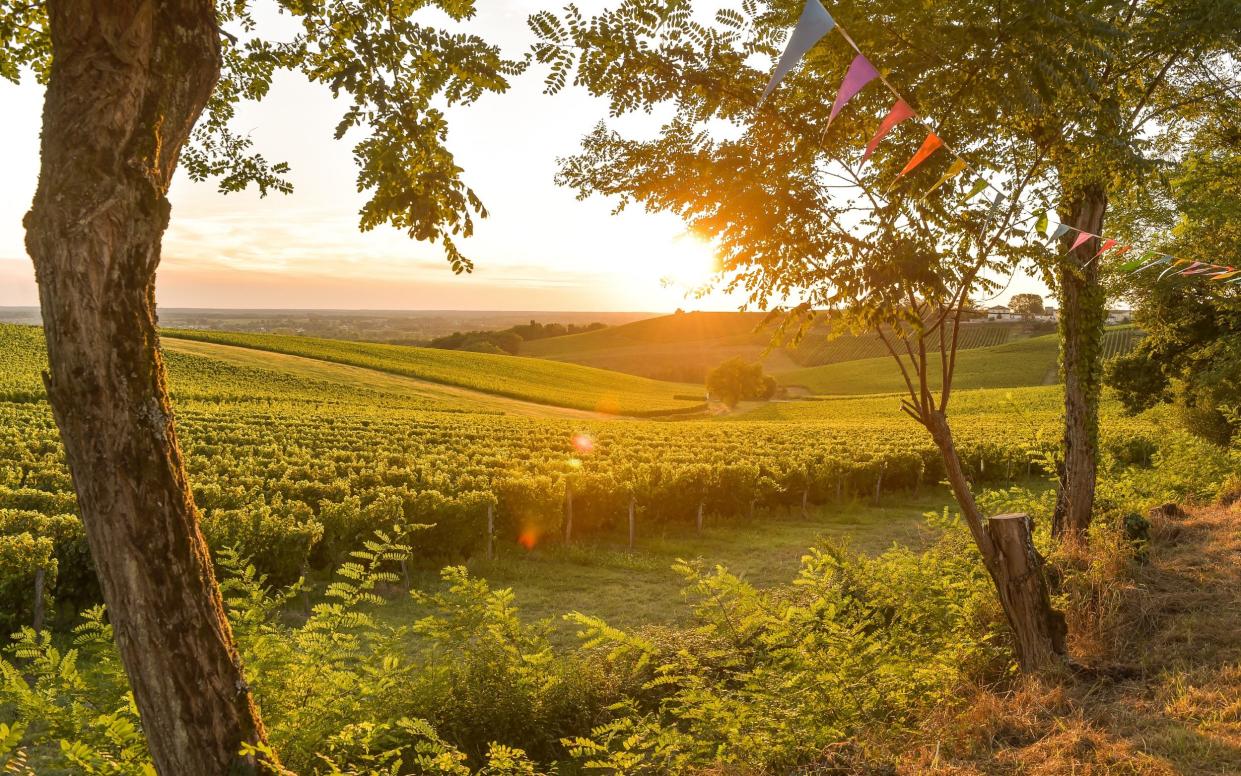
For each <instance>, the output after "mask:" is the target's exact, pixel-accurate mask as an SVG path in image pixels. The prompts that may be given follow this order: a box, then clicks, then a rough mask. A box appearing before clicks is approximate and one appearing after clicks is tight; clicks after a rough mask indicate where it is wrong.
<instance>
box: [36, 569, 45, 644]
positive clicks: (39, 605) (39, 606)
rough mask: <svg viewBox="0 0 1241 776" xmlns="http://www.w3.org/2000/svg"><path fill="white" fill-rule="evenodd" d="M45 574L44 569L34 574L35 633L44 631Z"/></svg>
mask: <svg viewBox="0 0 1241 776" xmlns="http://www.w3.org/2000/svg"><path fill="white" fill-rule="evenodd" d="M44 579H45V572H44V570H43V567H42V566H40V567H39V568H37V569H35V572H34V618H33V619H34V622H33V627H34V630H35V633H41V632H42V631H43V586H44Z"/></svg>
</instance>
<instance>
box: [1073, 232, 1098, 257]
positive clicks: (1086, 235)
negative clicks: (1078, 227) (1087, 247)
mask: <svg viewBox="0 0 1241 776" xmlns="http://www.w3.org/2000/svg"><path fill="white" fill-rule="evenodd" d="M1091 237H1094V235H1093V234H1091V233H1090V232H1081V233H1080V234H1078V235H1077V239H1076V240H1074V241H1073V247H1072V248H1069V253H1072V252H1073V251H1075V250H1077V249H1078V248H1080V247H1082V244H1083V243H1085V242H1086V241H1087V240H1089V239H1090V238H1091Z"/></svg>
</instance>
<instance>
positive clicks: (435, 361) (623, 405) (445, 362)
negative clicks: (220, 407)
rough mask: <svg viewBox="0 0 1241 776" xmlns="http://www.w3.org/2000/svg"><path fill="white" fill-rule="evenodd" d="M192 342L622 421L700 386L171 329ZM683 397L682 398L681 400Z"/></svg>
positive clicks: (443, 353)
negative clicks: (311, 361) (326, 363)
mask: <svg viewBox="0 0 1241 776" xmlns="http://www.w3.org/2000/svg"><path fill="white" fill-rule="evenodd" d="M163 336H165V337H168V338H170V339H185V340H197V341H201V342H210V343H216V344H221V345H233V346H237V347H244V348H251V349H254V350H266V351H272V352H275V353H284V354H287V355H294V356H303V357H306V358H312V359H317V360H320V361H329V362H332V363H337V364H345V365H348V366H357V367H363V368H366V369H374V370H378V371H381V372H387V373H390V374H396V375H402V376H406V377H413V378H417V379H420V380H427V381H430V382H435V383H443V384H445V385H452V386H457V387H460V388H467V389H471V390H476V391H482V392H485V393H489V394H493V395H496V396H506V397H509V398H514V399H521V400H523V401H531V402H537V403H541V404H550V405H555V406H562V407H571V408H574V409H581V410H589V411H594V412H603V413H607V414H619V415H659V414H670V413H676V412H687V411H688V412H692V411H695V410H698V409H700V408H701V406H702V400H701V399H694V398H691V397H695V396H701V395H702V393H703V391H702V388H701V387H700V386H696V385H688V384H677V383H665V382H660V381H656V380H650V379H646V378H642V377H635V376H633V375H623V374H617V373H614V372H607V371H604V370H600V369H594V368H591V367H584V366H580V365H576V364H558V363H554V362H550V361H544V360H539V359H532V358H514V357H511V356H496V355H490V354H486V353H465V352H460V351H451V350H435V349H431V348H415V347H407V346H402V345H381V344H374V343H364V342H349V341H345V340H326V339H317V338H313V337H296V336H288V335H275V334H243V333H235V332H219V331H188V330H179V329H178V330H169V331H165V332H164V334H163ZM678 397H684V398H678Z"/></svg>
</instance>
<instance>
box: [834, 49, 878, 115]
mask: <svg viewBox="0 0 1241 776" xmlns="http://www.w3.org/2000/svg"><path fill="white" fill-rule="evenodd" d="M878 77H879V71H878V70H876V69H875V66H874V65H872V64H871V63H870V60H869V59H867V58H866V57H864V56H862V55H861V54H858V55H857V56H856V57H854V58H853V61H852V62H850V63H849V69H848V71H846V72H845V80H844V81H842V82H841V84H840V91H839V92H838V93H837V94H836V101H835V102H834V103H832V113H831V115H830V116H828V117H827V125H828V126H829V127H830V126H831V125H832V120H833V119H835V118H836V114H837V113H840V110H841V108H843V107H845V103H846V102H848V101H849V100H851V99H853V95H855V94H857V93H858V92H860V91H862V87H863V86H865V85H866V84H868V83H870V82H871V81H873V80H875V79H876V78H878Z"/></svg>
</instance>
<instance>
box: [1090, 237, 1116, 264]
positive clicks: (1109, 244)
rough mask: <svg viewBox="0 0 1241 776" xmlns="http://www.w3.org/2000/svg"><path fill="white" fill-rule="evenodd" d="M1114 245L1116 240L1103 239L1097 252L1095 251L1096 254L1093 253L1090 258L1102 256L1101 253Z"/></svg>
mask: <svg viewBox="0 0 1241 776" xmlns="http://www.w3.org/2000/svg"><path fill="white" fill-rule="evenodd" d="M1115 246H1116V241H1115V240H1112V239H1107V240H1104V241H1103V245H1102V246H1101V247H1100V248H1099V252H1098V253H1096V254H1095V255H1094V256H1092V257H1091V258H1092V259H1097V258H1099V257H1100V256H1102V255H1103V254H1105V253H1107V252H1108V251H1110V250H1111V249H1112V248H1114V247H1115Z"/></svg>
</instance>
